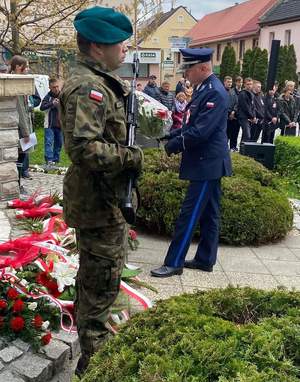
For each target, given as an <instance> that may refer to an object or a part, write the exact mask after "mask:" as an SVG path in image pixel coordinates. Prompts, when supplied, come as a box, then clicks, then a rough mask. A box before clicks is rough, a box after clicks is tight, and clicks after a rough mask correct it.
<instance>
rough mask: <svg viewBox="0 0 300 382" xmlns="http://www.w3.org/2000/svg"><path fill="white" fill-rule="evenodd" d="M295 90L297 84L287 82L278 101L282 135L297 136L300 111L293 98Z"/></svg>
mask: <svg viewBox="0 0 300 382" xmlns="http://www.w3.org/2000/svg"><path fill="white" fill-rule="evenodd" d="M294 89H295V82H293V81H287V82H286V84H285V88H284V93H283V94H281V96H280V97H279V100H278V103H279V118H280V129H281V135H296V127H297V124H296V123H297V120H298V115H299V109H298V107H297V103H296V101H295V98H294V97H293V92H294Z"/></svg>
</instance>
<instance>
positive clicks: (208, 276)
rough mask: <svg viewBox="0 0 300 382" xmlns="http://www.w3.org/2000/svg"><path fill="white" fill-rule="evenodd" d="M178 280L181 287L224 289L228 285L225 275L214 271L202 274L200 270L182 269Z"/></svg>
mask: <svg viewBox="0 0 300 382" xmlns="http://www.w3.org/2000/svg"><path fill="white" fill-rule="evenodd" d="M180 279H181V282H182V285H183V287H185V286H194V287H197V288H224V287H226V286H227V285H228V284H229V279H228V278H227V276H226V274H225V273H223V272H217V271H215V270H214V271H213V272H203V271H201V270H191V269H184V271H183V274H182V275H181V276H180Z"/></svg>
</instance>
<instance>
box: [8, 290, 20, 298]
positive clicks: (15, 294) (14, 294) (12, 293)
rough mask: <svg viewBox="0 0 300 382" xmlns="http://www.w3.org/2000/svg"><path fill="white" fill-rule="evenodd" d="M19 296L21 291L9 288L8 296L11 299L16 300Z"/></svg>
mask: <svg viewBox="0 0 300 382" xmlns="http://www.w3.org/2000/svg"><path fill="white" fill-rule="evenodd" d="M18 296H19V293H18V292H17V291H16V290H15V289H14V288H8V290H7V297H8V298H9V299H10V300H15V299H16V298H17V297H18Z"/></svg>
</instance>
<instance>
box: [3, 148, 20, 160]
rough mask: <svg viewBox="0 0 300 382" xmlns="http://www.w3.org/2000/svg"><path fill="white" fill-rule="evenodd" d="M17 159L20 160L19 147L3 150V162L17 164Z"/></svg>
mask: <svg viewBox="0 0 300 382" xmlns="http://www.w3.org/2000/svg"><path fill="white" fill-rule="evenodd" d="M17 159H18V146H15V147H9V148H6V149H3V158H2V160H4V161H14V162H16V161H17Z"/></svg>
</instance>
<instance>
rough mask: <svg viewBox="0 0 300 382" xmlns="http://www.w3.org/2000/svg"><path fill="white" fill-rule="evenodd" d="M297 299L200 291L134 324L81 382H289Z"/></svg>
mask: <svg viewBox="0 0 300 382" xmlns="http://www.w3.org/2000/svg"><path fill="white" fill-rule="evenodd" d="M299 313H300V293H299V292H286V291H280V290H278V291H271V292H266V291H261V290H256V289H250V288H242V289H240V288H232V287H228V288H226V289H222V290H220V289H215V290H211V291H208V292H203V291H199V292H197V293H196V294H193V295H187V294H186V295H182V296H178V297H174V298H171V299H169V300H165V301H161V302H159V303H158V305H157V306H156V307H155V308H153V309H151V310H149V311H145V312H144V313H142V314H139V315H136V316H135V317H133V319H132V320H131V322H129V324H127V325H125V326H124V327H123V329H121V331H120V332H119V333H118V335H117V336H115V337H114V338H113V339H112V340H111V341H109V342H107V343H106V345H105V346H104V347H103V348H102V349H101V350H100V351H99V352H98V353H96V354H95V356H94V357H93V358H92V360H91V364H90V367H89V369H88V372H87V374H86V375H85V376H84V378H83V380H82V381H83V382H96V381H97V382H98V381H101V382H115V381H122V382H123V381H126V382H167V381H168V382H177V381H178V382H233V381H234V382H262V381H264V382H275V381H276V382H296V381H297V380H299V377H300V372H299V364H300V359H299V354H300V351H299V349H300V342H299V341H300V318H299Z"/></svg>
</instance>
